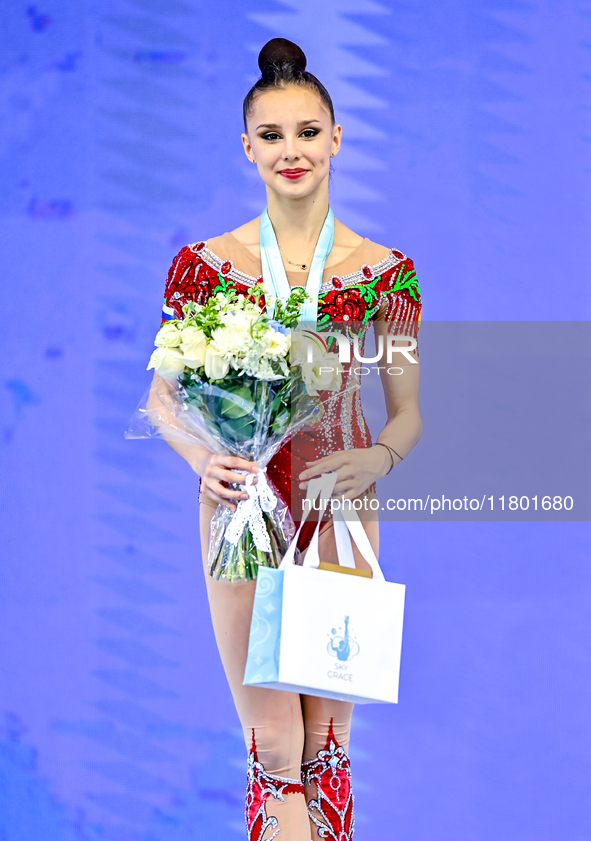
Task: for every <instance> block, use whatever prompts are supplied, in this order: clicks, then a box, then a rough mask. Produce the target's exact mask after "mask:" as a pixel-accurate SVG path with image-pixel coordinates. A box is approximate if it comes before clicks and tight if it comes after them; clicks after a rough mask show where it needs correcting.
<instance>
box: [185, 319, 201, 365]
mask: <svg viewBox="0 0 591 841" xmlns="http://www.w3.org/2000/svg"><path fill="white" fill-rule="evenodd" d="M181 338H182V342H181V345H180V350H181V352H182V354H183V355H184V357H185V365H186V366H187V368H200V367H201V365H204V364H205V352H206V350H207V339H206V338H205V333H204V332H203V330H201V329H200V328H199V327H193V326H189V327H185V329H184V330H182V331H181Z"/></svg>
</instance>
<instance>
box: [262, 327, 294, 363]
mask: <svg viewBox="0 0 591 841" xmlns="http://www.w3.org/2000/svg"><path fill="white" fill-rule="evenodd" d="M266 341H267V343H268V344H267V348H266V349H265V355H266V356H270V357H271V358H277V357H286V356H287V353H288V351H289V348H290V344H291V337H290V336H289V335H284V334H283V333H280V332H279V331H278V330H270V331H269V333H268V336H267V337H266Z"/></svg>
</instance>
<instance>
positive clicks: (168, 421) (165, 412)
mask: <svg viewBox="0 0 591 841" xmlns="http://www.w3.org/2000/svg"><path fill="white" fill-rule="evenodd" d="M173 392H174V388H173V386H172V384H171V383H170V382H169V381H168V380H165V379H164V378H163V377H160V376H159V375H158V374H156V373H154V377H153V379H152V385H151V387H150V393H149V395H148V400H147V403H146V408H147V409H148V411H149V412H150V421H151V423H152V425H153V426H154V427H155V428H156V429H157V430H158V432H159V433H160V434H161V435H162V437H163V438H164V440H165V441H166V443H167V444H168V445H169V447H172V449H173V450H174V451H175V452H176V453H178V454H179V455H180V456H181V458H184V460H185V461H186V462H187V464H189V466H190V467H191V468H192V469H193V470H194V471H195V473H197V474H198V475H199V476H201V484H202V486H203V488H204V489H205V490H206V491H207V494H208V496H210V497H213V499H214V500H215V501H216V502H217V503H218V504H221V505H225V506H226V508H229V509H230V510H231V511H235V510H236V504H235V502H233V501H232V500H235V501H236V502H238V501H239V500H241V499H247V498H248V494H247V493H245V492H244V491H233V490H230V489H229V488H227V487H225V486H224V485H223V484H222V482H228V483H230V482H237V483H244V476H243V475H242V474H241V473H234V472H232V471H233V470H236V469H238V470H248V471H250V472H251V473H257V472H258V469H259V468H258V466H257V465H256V464H253V463H252V462H250V461H247V460H246V459H244V458H240V457H239V456H230V455H224V454H218V453H212V452H211V450H208V449H207V447H204V446H202V445H201V444H198V443H197V442H195V443H194V444H193V443H189V442H188V441H183V440H182V438H183V437H185V436H190V435H191V433H190V432H189V431H188V430H186V429H185V427H183V425H182V424H181V423H180V422H179V421H178V420H177V418H176V417H175V416H174V414H173V413H172V412H171V411H170V409H168V408H167V407H166V405H165V403H166V397H167V396H168V395H172V394H173ZM174 430H177V432H176V433H175V432H174ZM255 482H256V479H255Z"/></svg>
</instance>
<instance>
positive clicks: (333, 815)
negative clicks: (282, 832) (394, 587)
mask: <svg viewBox="0 0 591 841" xmlns="http://www.w3.org/2000/svg"><path fill="white" fill-rule="evenodd" d="M363 526H364V528H365V530H366V532H367V536H368V537H369V540H370V543H371V545H372V548H373V550H374V552H375V553H376V556H377V555H378V551H379V527H378V523H377V521H376V520H372V519H370V520H367V521H365V522H364V523H363ZM318 546H319V554H320V557H321V559H322V560H323V561H325V562H327V563H333V564H336V563H338V557H337V550H336V545H335V538H334V530H333V529H332V521H331V523H330V524H329V525H328V526H326V527H325V528H324V529H323V530H322V532H321V533H320V539H319V544H318ZM353 556H354V558H355V566H356V567H358V568H362V569H369V564H368V563H367V562H366V561H364V559H363V558H362V557H361V555H360V553H359V551H358V550H357V547H356V546H355V545H354V544H353ZM337 574H338V573H337ZM301 700H302V711H303V715H304V729H305V741H304V754H303V759H302V780H303V782H304V787H305V791H306V800H307V803H308V814H309V818H310V830H311V833H312V838H313V839H315V838H325V839H331V841H351V839H352V838H353V830H354V826H355V818H354V814H353V792H352V790H351V766H350V761H349V755H348V749H349V738H350V732H351V714H352V712H353V704H351V703H348V702H345V701H332V700H329V699H327V698H317V697H315V696H311V695H302V696H301Z"/></svg>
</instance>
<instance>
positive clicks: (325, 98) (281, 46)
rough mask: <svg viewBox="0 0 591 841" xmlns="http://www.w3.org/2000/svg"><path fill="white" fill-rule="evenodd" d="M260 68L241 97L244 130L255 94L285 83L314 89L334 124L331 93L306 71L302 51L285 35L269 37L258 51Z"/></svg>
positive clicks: (282, 86)
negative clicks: (248, 88) (242, 100)
mask: <svg viewBox="0 0 591 841" xmlns="http://www.w3.org/2000/svg"><path fill="white" fill-rule="evenodd" d="M259 68H260V71H261V78H260V79H259V80H258V82H256V83H255V84H254V85H253V86H252V88H251V89H250V90H249V92H248V93H247V94H246V96H245V97H244V104H243V106H242V115H243V117H244V129H245V130H246V119H247V117H248V115H249V113H250V110H251V108H252V103H253V101H254V100H255V98H256V96H257V94H259V93H262V92H263V91H266V90H270V89H271V88H284V87H285V86H286V85H305V86H306V87H308V88H312V89H313V90H315V91H316V93H317V94H318V96H319V97H320V99H321V100H322V102H323V103H324V105H325V106H326V108H327V109H328V112H329V114H330V116H331V119H332V121H333V123H334V108H333V105H332V99H331V98H330V94H329V93H328V91H327V90H326V88H325V87H324V85H323V84H322V82H320V81H319V80H318V79H317V78H316V76H313V75H312V73H308V71H307V70H306V56H305V54H304V51H303V50H302V49H300V47H298V45H297V44H294V43H293V41H288V40H287V39H286V38H272V39H271V40H270V41H267V43H266V44H265V46H264V47H263V49H262V50H261V51H260V53H259Z"/></svg>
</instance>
